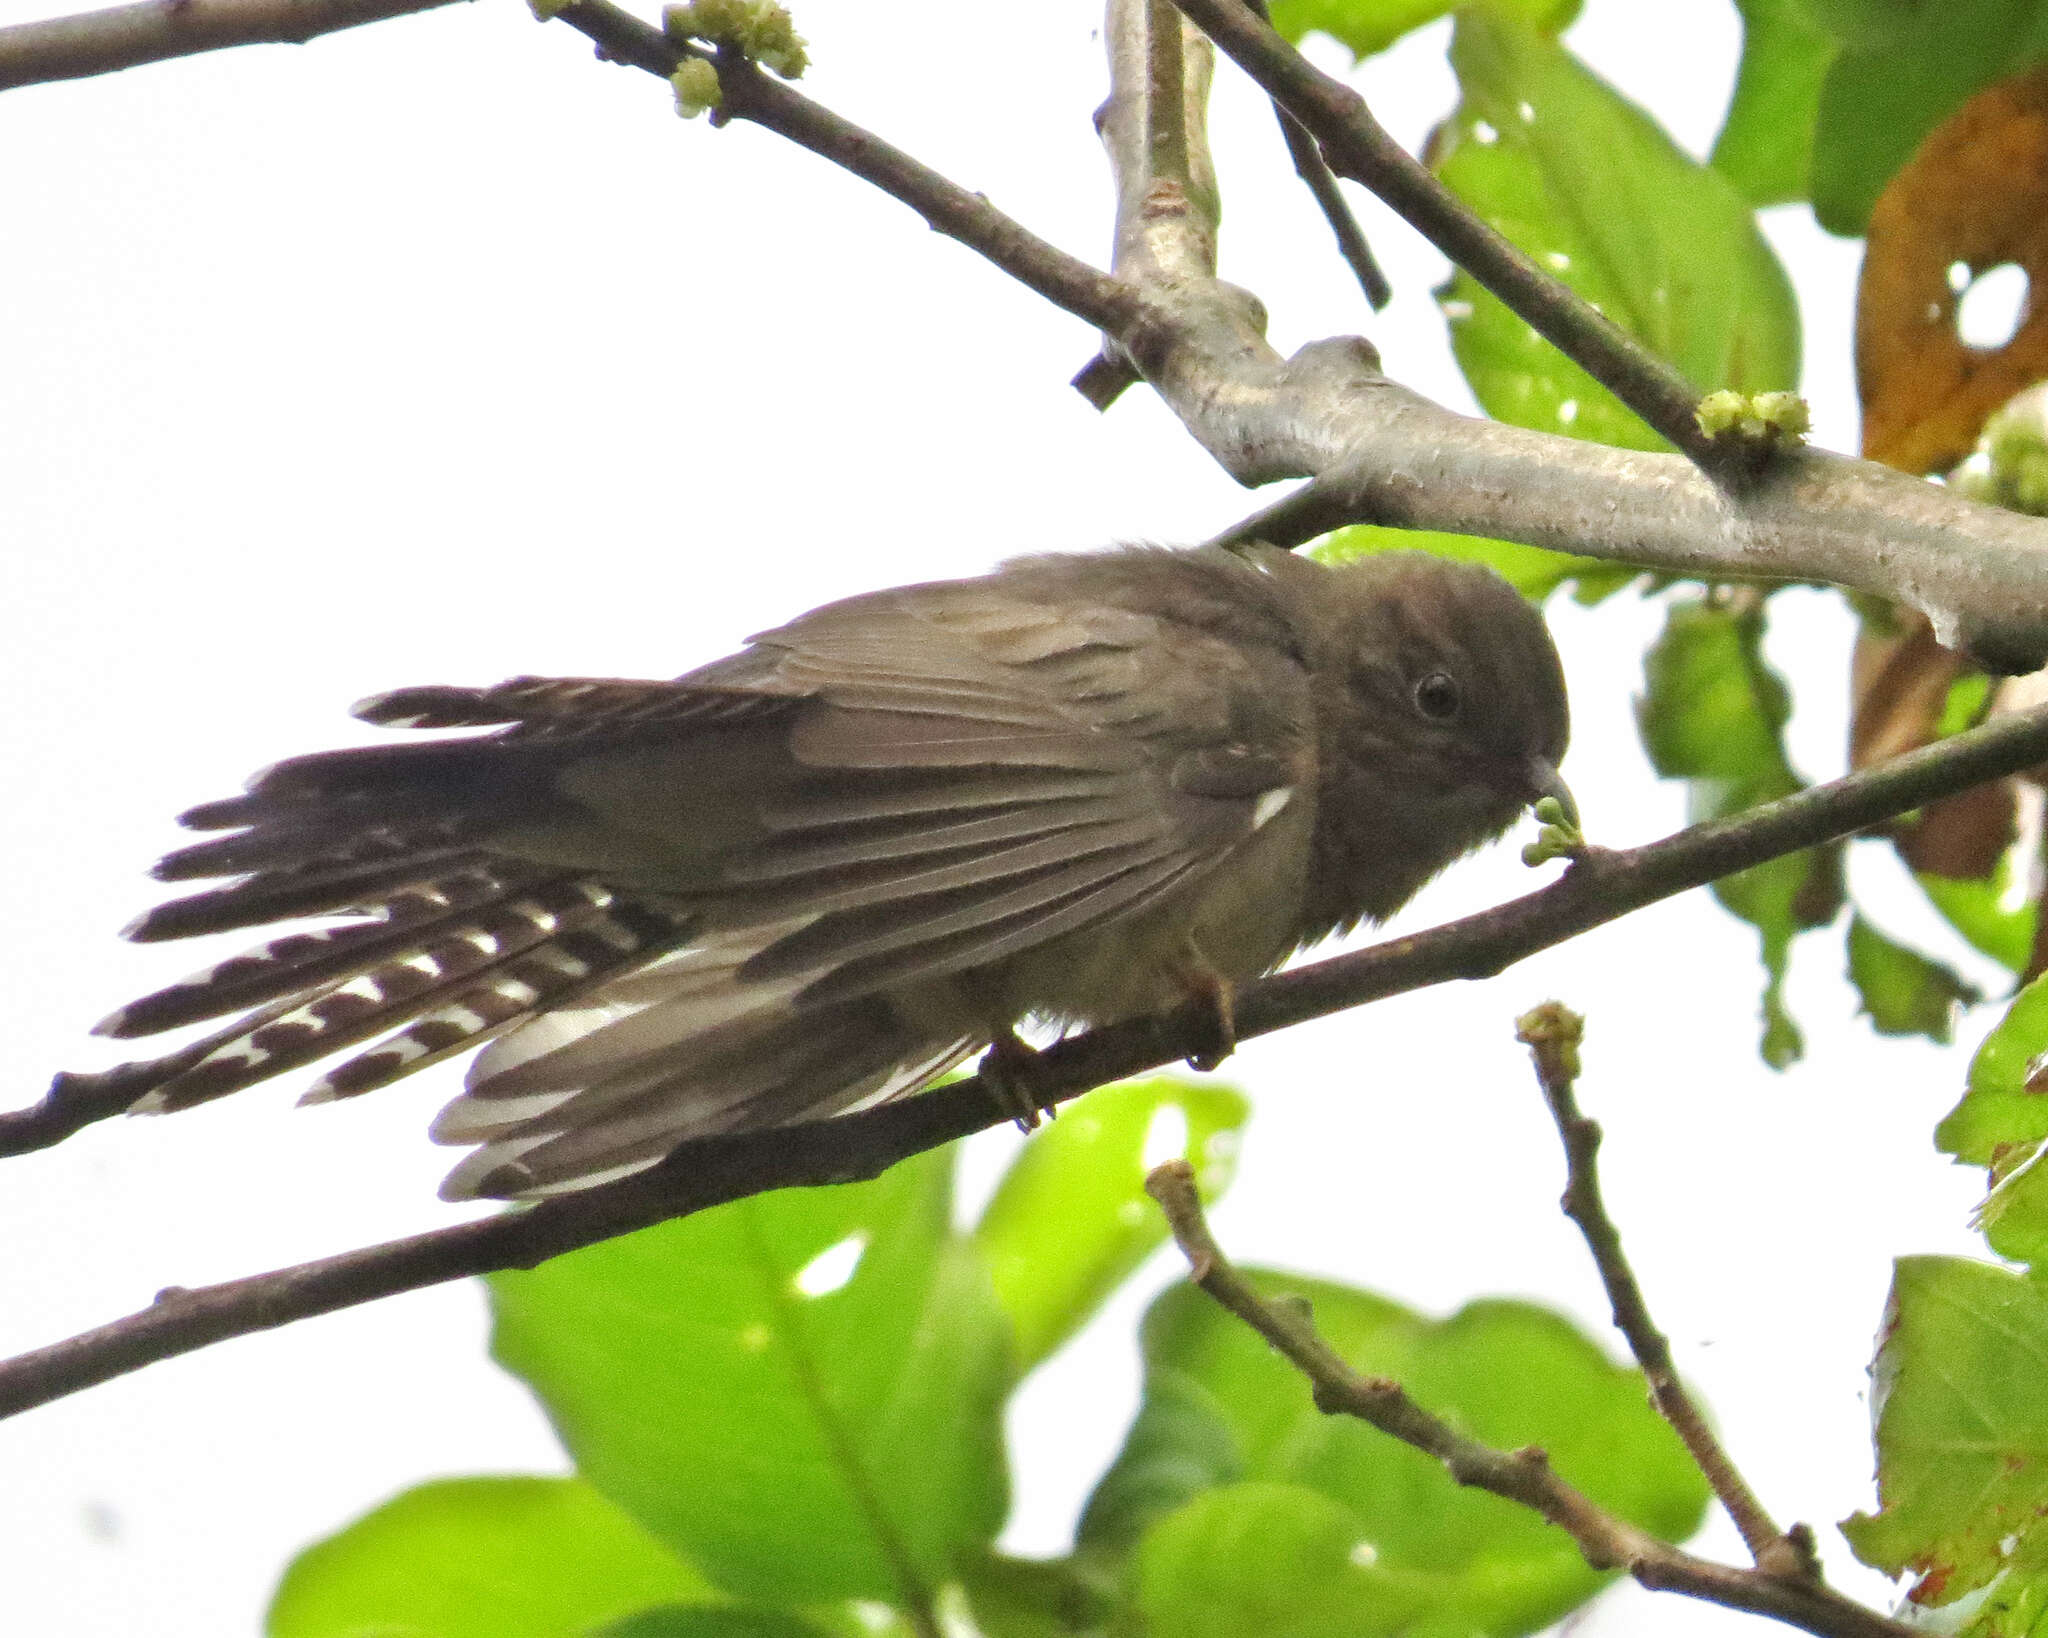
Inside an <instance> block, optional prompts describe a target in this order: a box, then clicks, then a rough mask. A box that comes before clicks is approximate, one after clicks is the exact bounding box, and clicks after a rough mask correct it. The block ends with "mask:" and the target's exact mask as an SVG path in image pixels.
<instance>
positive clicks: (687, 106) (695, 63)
mask: <svg viewBox="0 0 2048 1638" xmlns="http://www.w3.org/2000/svg"><path fill="white" fill-rule="evenodd" d="M668 83H669V85H670V87H671V88H672V89H673V90H674V91H675V94H676V112H677V113H678V114H680V115H682V117H683V118H684V119H695V118H696V117H697V116H698V115H699V114H701V113H703V112H704V111H705V109H707V108H716V107H717V106H718V105H719V104H720V103H721V102H723V101H725V92H724V90H723V89H722V88H721V87H720V85H719V83H718V70H717V69H715V68H713V67H712V66H711V64H710V63H709V62H707V61H706V60H705V59H704V58H702V57H685V58H684V59H683V61H682V63H681V65H680V66H679V67H678V68H677V69H676V71H675V72H674V73H673V74H671V75H669V77H668Z"/></svg>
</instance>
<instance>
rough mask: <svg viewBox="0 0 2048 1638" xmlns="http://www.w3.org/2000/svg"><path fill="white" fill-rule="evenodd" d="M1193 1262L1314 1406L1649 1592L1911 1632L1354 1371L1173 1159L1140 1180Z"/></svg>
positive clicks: (1826, 1633) (1823, 1624)
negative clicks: (1301, 1382) (1499, 1444)
mask: <svg viewBox="0 0 2048 1638" xmlns="http://www.w3.org/2000/svg"><path fill="white" fill-rule="evenodd" d="M1145 1188H1146V1192H1147V1193H1149V1194H1150V1195H1151V1196H1152V1198H1153V1199H1154V1200H1157V1201H1158V1202H1159V1205H1160V1209H1161V1210H1162V1211H1164V1212H1165V1214H1166V1220H1167V1222H1168V1223H1169V1224H1170V1225H1171V1227H1172V1229H1173V1237H1174V1240H1175V1241H1176V1242H1177V1243H1178V1244H1179V1246H1180V1249H1181V1251H1182V1253H1183V1254H1184V1255H1185V1256H1186V1257H1187V1260H1188V1271H1189V1277H1190V1278H1191V1279H1193V1281H1194V1283H1195V1284H1196V1285H1198V1286H1200V1287H1201V1288H1202V1289H1203V1290H1204V1291H1206V1292H1207V1293H1208V1294H1209V1295H1210V1296H1211V1297H1213V1298H1215V1299H1216V1301H1217V1302H1218V1303H1220V1304H1221V1305H1222V1306H1223V1307H1224V1308H1226V1309H1228V1310H1229V1311H1230V1312H1231V1313H1233V1314H1235V1315H1236V1316H1237V1317H1238V1318H1239V1319H1241V1320H1243V1321H1244V1322H1245V1323H1246V1324H1247V1325H1249V1326H1250V1327H1251V1328H1252V1329H1253V1330H1254V1331H1256V1332H1258V1333H1259V1335H1260V1336H1262V1337H1264V1338H1265V1339H1266V1341H1267V1342H1269V1343H1270V1344H1272V1346H1273V1347H1274V1348H1275V1349H1276V1350H1277V1351H1278V1352H1279V1353H1281V1354H1283V1355H1285V1356H1286V1358H1287V1359H1288V1361H1289V1362H1290V1363H1291V1364H1293V1365H1294V1367H1295V1368H1296V1369H1297V1370H1299V1371H1300V1372H1301V1374H1302V1375H1303V1376H1304V1377H1306V1378H1307V1379H1308V1382H1309V1386H1310V1388H1311V1390H1312V1391H1313V1393H1314V1395H1315V1403H1316V1409H1318V1410H1320V1411H1324V1412H1326V1413H1328V1414H1329V1415H1332V1416H1355V1417H1357V1418H1358V1419H1359V1420H1360V1421H1362V1422H1368V1423H1370V1424H1371V1425H1372V1426H1374V1427H1376V1428H1378V1429H1379V1430H1380V1431H1381V1432H1382V1433H1387V1434H1391V1435H1392V1436H1393V1437H1394V1438H1396V1439H1399V1440H1400V1441H1401V1442H1402V1443H1403V1444H1407V1445H1413V1446H1414V1447H1415V1448H1416V1449H1417V1450H1420V1451H1422V1452H1424V1453H1425V1454H1427V1455H1430V1456H1434V1457H1435V1458H1436V1459H1437V1460H1438V1461H1440V1462H1442V1463H1443V1465H1444V1469H1445V1471H1446V1472H1448V1473H1449V1474H1450V1476H1451V1477H1452V1478H1453V1479H1455V1480H1456V1481H1457V1482H1458V1483H1459V1484H1462V1485H1472V1486H1475V1487H1476V1488H1478V1489H1481V1490H1487V1491H1491V1492H1492V1493H1493V1494H1494V1495H1496V1496H1501V1497H1504V1498H1506V1499H1507V1500H1508V1501H1511V1502H1519V1503H1521V1505H1523V1506H1524V1507H1528V1508H1531V1509H1533V1510H1534V1511H1536V1512H1538V1513H1540V1514H1542V1515H1543V1517H1544V1518H1546V1519H1548V1520H1549V1521H1550V1522H1551V1523H1552V1524H1554V1525H1556V1526H1557V1527H1558V1528H1559V1529H1561V1530H1563V1531H1565V1532H1566V1533H1567V1534H1568V1535H1570V1537H1571V1538H1572V1540H1573V1541H1575V1542H1577V1543H1578V1547H1579V1551H1580V1553H1582V1554H1583V1555H1584V1557H1585V1560H1586V1562H1587V1563H1588V1564H1590V1565H1592V1567H1593V1568H1594V1569H1596V1570H1626V1571H1627V1572H1628V1573H1629V1574H1630V1575H1631V1576H1633V1577H1634V1578H1635V1579H1636V1580H1637V1581H1638V1582H1639V1583H1641V1584H1642V1585H1643V1586H1645V1587H1648V1588H1650V1589H1652V1590H1653V1591H1665V1592H1679V1593H1684V1594H1686V1595H1687V1596H1688V1597H1692V1598H1699V1599H1704V1600H1705V1601H1706V1602H1708V1603H1711V1604H1720V1605H1723V1606H1725V1607H1727V1608H1729V1609H1737V1610H1748V1611H1749V1612H1751V1613H1752V1614H1755V1615H1765V1616H1769V1617H1770V1618H1771V1619H1772V1620H1775V1621H1783V1622H1784V1623H1786V1625H1788V1626H1793V1627H1798V1628H1799V1629H1800V1630H1801V1631H1804V1632H1811V1633H1817V1634H1820V1635H1822V1638H1910V1635H1911V1634H1912V1633H1913V1632H1914V1631H1915V1629H1914V1628H1911V1627H1908V1626H1906V1625H1905V1624H1904V1623H1903V1622H1899V1621H1893V1620H1890V1619H1888V1618H1887V1617H1885V1616H1882V1615H1879V1614H1877V1613H1876V1612H1875V1611H1873V1610H1867V1609H1865V1608H1864V1607H1863V1606H1862V1605H1861V1604H1857V1603H1854V1602H1852V1601H1851V1600H1849V1599H1847V1598H1844V1597H1843V1596H1842V1595H1841V1594H1840V1593H1837V1592H1835V1591H1833V1590H1832V1589H1831V1588H1828V1587H1826V1586H1824V1585H1822V1584H1821V1583H1819V1582H1817V1581H1813V1580H1809V1579H1806V1578H1804V1577H1793V1578H1785V1577H1781V1576H1777V1575H1774V1574H1771V1573H1770V1572H1768V1571H1766V1570H1763V1569H1738V1568H1735V1567H1734V1566H1732V1565H1727V1564H1716V1563H1714V1562H1713V1561H1712V1560H1711V1559H1704V1558H1698V1557H1695V1556H1694V1555H1693V1554H1691V1553H1688V1552H1686V1551H1684V1550H1683V1549H1682V1548H1678V1547H1674V1546H1672V1545H1671V1544H1670V1543H1669V1542H1665V1541H1660V1540H1658V1539H1657V1537H1655V1536H1653V1535H1651V1534H1650V1533H1649V1532H1648V1531H1647V1530H1644V1529H1641V1528H1640V1527H1638V1526H1636V1525H1633V1524H1630V1523H1629V1522H1628V1521H1627V1520H1626V1519H1622V1518H1617V1517H1616V1516H1615V1515H1614V1514H1612V1513H1609V1512H1608V1511H1607V1510H1606V1509H1605V1508H1603V1507H1601V1506H1600V1505H1599V1504H1598V1503H1597V1502H1595V1501H1594V1500H1593V1499H1592V1498H1591V1497H1589V1496H1587V1495H1586V1494H1585V1493H1584V1492H1583V1491H1581V1490H1579V1489H1577V1488H1576V1487H1574V1486H1573V1485H1571V1484H1568V1483H1567V1482H1566V1481H1565V1480H1564V1479H1562V1478H1560V1477H1559V1476H1558V1474H1557V1473H1556V1471H1555V1470H1554V1469H1553V1468H1552V1467H1551V1465H1550V1462H1549V1459H1548V1458H1547V1457H1546V1456H1545V1455H1544V1454H1543V1452H1542V1451H1541V1450H1539V1449H1536V1448H1534V1447H1525V1448H1524V1449H1521V1450H1499V1449H1496V1448H1495V1447H1494V1446H1492V1445H1487V1444H1482V1443H1481V1442H1480V1441H1479V1440H1477V1439H1472V1438H1468V1437H1467V1436H1466V1435H1464V1434H1462V1433H1460V1432H1458V1431H1457V1429H1455V1428H1453V1427H1452V1426H1451V1425H1450V1424H1449V1423H1448V1422H1446V1421H1444V1420H1443V1419H1442V1418H1441V1417H1438V1416H1433V1415H1432V1414H1430V1412H1428V1411H1427V1410H1424V1409H1423V1408H1422V1407H1421V1406H1420V1405H1418V1404H1416V1402H1415V1401H1414V1400H1413V1399H1411V1398H1409V1397H1408V1395H1407V1393H1406V1392H1405V1391H1404V1390H1403V1389H1402V1387H1401V1385H1400V1384H1399V1383H1398V1382H1395V1381H1392V1380H1391V1379H1389V1378H1387V1377H1383V1376H1376V1377H1369V1376H1361V1375H1359V1374H1358V1372H1356V1371H1354V1370H1352V1368H1351V1367H1350V1366H1349V1365H1347V1364H1346V1363H1345V1362H1344V1359H1343V1357H1342V1356H1341V1355H1340V1354H1338V1353H1337V1351H1336V1350H1335V1349H1333V1348H1332V1347H1331V1346H1330V1345H1329V1344H1328V1343H1327V1342H1325V1341H1323V1339H1322V1338H1321V1337H1320V1336H1319V1335H1318V1334H1317V1333H1316V1328H1315V1323H1314V1321H1313V1320H1312V1319H1310V1318H1309V1316H1308V1315H1307V1314H1305V1313H1304V1312H1302V1311H1300V1310H1298V1309H1292V1308H1289V1307H1286V1306H1284V1305H1281V1304H1278V1303H1271V1302H1268V1301H1267V1300H1266V1299H1265V1298H1264V1297H1263V1296H1261V1295H1260V1294H1259V1291H1258V1288H1257V1287H1255V1286H1254V1285H1253V1284H1252V1283H1251V1282H1250V1281H1249V1280H1247V1279H1246V1278H1245V1277H1244V1276H1243V1275H1242V1274H1240V1273H1238V1271H1237V1270H1236V1269H1235V1268H1233V1267H1231V1265H1230V1262H1229V1260H1228V1259H1227V1258H1225V1257H1224V1255H1223V1253H1222V1251H1221V1250H1220V1249H1219V1248H1218V1246H1217V1244H1216V1240H1215V1237H1214V1236H1213V1235H1212V1234H1211V1233H1210V1232H1209V1225H1208V1223H1207V1221H1206V1220H1205V1219H1204V1217H1203V1215H1202V1197H1201V1194H1200V1192H1199V1191H1198V1190H1197V1189H1196V1187H1195V1173H1194V1168H1193V1167H1192V1166H1190V1165H1189V1164H1188V1163H1187V1162H1186V1161H1184V1160H1169V1161H1168V1162H1167V1163H1166V1164H1165V1165H1163V1166H1160V1167H1158V1168H1157V1169H1156V1170H1154V1171H1153V1172H1152V1174H1151V1175H1150V1176H1149V1177H1147V1178H1146V1180H1145Z"/></svg>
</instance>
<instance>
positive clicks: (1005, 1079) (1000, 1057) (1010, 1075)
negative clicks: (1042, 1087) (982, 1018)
mask: <svg viewBox="0 0 2048 1638" xmlns="http://www.w3.org/2000/svg"><path fill="white" fill-rule="evenodd" d="M1037 1064H1038V1049H1037V1048H1036V1047H1034V1046H1028V1045H1026V1044H1025V1043H1024V1042H1023V1041H1020V1040H1018V1039H1017V1032H1016V1031H1015V1030H1008V1029H1006V1030H1004V1031H1003V1032H1002V1034H1000V1035H998V1036H997V1037H996V1038H995V1039H994V1040H992V1041H990V1042H989V1044H988V1051H986V1052H984V1053H983V1054H982V1055H981V1062H980V1063H979V1064H978V1065H976V1071H977V1073H979V1074H980V1076H981V1078H982V1081H983V1082H984V1084H986V1085H987V1086H988V1087H989V1088H990V1089H991V1090H992V1091H993V1092H994V1093H995V1095H996V1097H997V1099H998V1100H999V1101H1000V1102H1001V1103H1002V1105H1003V1107H1004V1108H1005V1109H1007V1110H1009V1111H1010V1114H1011V1117H1012V1118H1013V1119H1014V1120H1015V1121H1016V1123H1017V1130H1018V1131H1020V1132H1035V1131H1036V1130H1037V1129H1038V1124H1039V1122H1040V1121H1041V1120H1050V1119H1052V1117H1053V1114H1054V1111H1053V1110H1052V1109H1051V1108H1050V1107H1044V1106H1041V1105H1040V1103H1039V1101H1038V1094H1037V1089H1036V1086H1035V1084H1034V1083H1035V1081H1036V1079H1037V1077H1036V1075H1035V1074H1034V1070H1035V1069H1036V1067H1037Z"/></svg>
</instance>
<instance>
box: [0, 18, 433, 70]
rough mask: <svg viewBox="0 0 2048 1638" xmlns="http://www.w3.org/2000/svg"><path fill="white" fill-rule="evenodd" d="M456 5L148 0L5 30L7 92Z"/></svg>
mask: <svg viewBox="0 0 2048 1638" xmlns="http://www.w3.org/2000/svg"><path fill="white" fill-rule="evenodd" d="M450 3H451V0H145V3H144V4H142V5H139V6H112V7H109V8H108V9H107V10H105V11H87V12H81V13H79V14H78V15H77V16H75V17H50V18H45V19H43V20H41V21H38V22H33V23H16V24H14V25H13V26H11V27H9V28H0V91H8V90H12V89H13V88H14V87H16V86H20V85H42V84H45V83H47V82H49V81H52V80H82V79H88V78H90V77H92V76H93V75H96V74H112V73H116V72H118V71H119V70H121V69H124V68H135V67H138V66H140V65H141V64H143V63H160V62H166V61H168V60H170V59H171V58H173V57H190V56H195V55H197V54H198V53H199V52H202V51H220V50H224V49H226V48H227V47H230V46H245V45H304V44H305V43H306V42H307V41H308V40H311V39H315V38H317V37H318V36H319V35H322V34H333V33H335V32H337V31H338V30H340V29H345V28H360V27H361V26H362V25H363V24H365V23H382V22H386V21H389V20H390V19H391V18H393V17H405V16H408V15H410V14H411V13H413V12H416V11H432V10H434V9H435V8H436V7H437V6H445V5H448V4H450Z"/></svg>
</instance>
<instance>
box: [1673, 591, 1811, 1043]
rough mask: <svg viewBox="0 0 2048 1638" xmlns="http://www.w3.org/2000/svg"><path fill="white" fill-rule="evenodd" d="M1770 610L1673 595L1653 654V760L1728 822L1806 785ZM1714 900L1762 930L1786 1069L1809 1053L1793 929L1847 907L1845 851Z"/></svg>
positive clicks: (1772, 871) (1742, 881) (1768, 999)
mask: <svg viewBox="0 0 2048 1638" xmlns="http://www.w3.org/2000/svg"><path fill="white" fill-rule="evenodd" d="M1763 635H1764V610H1763V605H1762V603H1761V602H1760V601H1759V602H1755V603H1750V604H1745V605H1743V606H1740V607H1738V606H1737V605H1736V604H1735V603H1734V602H1733V601H1732V600H1717V599H1712V598H1693V599H1689V600H1687V601H1684V602H1680V603H1674V604H1673V605H1672V606H1671V612H1670V614H1669V615H1668V616H1667V617H1666V619H1665V623H1664V632H1663V635H1662V636H1661V637H1659V638H1658V639H1657V642H1656V645H1655V646H1654V647H1653V648H1652V649H1651V650H1650V652H1649V654H1648V656H1647V657H1646V658H1645V660H1644V665H1643V674H1644V685H1645V686H1644V692H1643V696H1642V698H1641V699H1640V700H1639V701H1638V702H1637V706H1636V718H1637V722H1638V725H1639V726H1640V728H1641V730H1642V736H1643V744H1644V746H1645V747H1646V748H1647V749H1648V751H1649V753H1650V761H1651V763H1652V764H1653V765H1654V766H1655V767H1656V769H1657V772H1658V773H1660V774H1662V775H1663V776H1664V777H1665V778H1666V779H1683V780H1685V781H1687V784H1688V794H1687V807H1688V810H1689V812H1690V815H1691V817H1692V818H1693V819H1694V820H1702V819H1719V818H1722V817H1725V816H1726V815H1728V814H1732V813H1739V812H1740V811H1741V810H1742V809H1744V808H1748V807H1753V806H1755V805H1756V804H1757V803H1759V802H1769V801H1773V800H1775V799H1776V798H1778V797H1781V796H1789V795H1790V794H1791V793H1792V792H1794V791H1796V790H1798V789H1800V787H1801V786H1802V784H1803V783H1804V781H1802V780H1801V779H1800V778H1799V776H1798V775H1797V774H1796V773H1794V772H1793V770H1792V764H1791V762H1790V761H1789V760H1788V759H1787V757H1786V755H1785V739H1784V729H1785V722H1786V719H1787V718H1788V717H1789V716H1790V715H1791V709H1792V705H1791V698H1790V696H1789V695H1788V694H1787V692H1786V690H1785V684H1784V681H1783V679H1782V678H1780V677H1779V676H1778V674H1777V673H1776V672H1775V671H1773V670H1771V668H1770V667H1769V666H1768V665H1767V664H1766V663H1765V662H1764V657H1763ZM1714 896H1715V897H1716V898H1718V899H1719V900H1720V901H1721V903H1722V904H1724V905H1726V906H1727V907H1728V909H1729V910H1731V911H1733V912H1734V913H1735V914H1736V915H1738V916H1740V917H1741V918H1742V919H1743V920H1744V921H1746V922H1748V923H1750V924H1751V925H1752V926H1753V927H1755V928H1756V930H1757V934H1758V937H1759V939H1760V940H1761V943H1762V951H1763V961H1764V971H1765V974H1766V981H1765V986H1764V997H1763V1013H1764V1031H1763V1041H1762V1048H1761V1050H1762V1052H1763V1056H1764V1061H1765V1062H1767V1063H1769V1064H1770V1065H1771V1066H1772V1067H1773V1068H1779V1069H1782V1068H1783V1067H1785V1065H1787V1064H1789V1063H1791V1062H1793V1061H1794V1060H1795V1059H1797V1058H1798V1057H1799V1055H1800V1053H1801V1051H1802V1050H1803V1046H1802V1042H1801V1039H1800V1034H1799V1027H1798V1025H1797V1024H1796V1023H1794V1022H1793V1019H1792V1015H1791V1014H1790V1013H1789V1012H1788V1011H1787V1010H1786V1008H1785V1002H1784V993H1783V992H1784V981H1785V968H1786V964H1787V962H1788V961H1789V960H1790V956H1791V949H1792V940H1793V938H1794V936H1795V935H1796V934H1798V933H1800V932H1801V931H1803V930H1805V929H1807V928H1810V927H1822V926H1825V925H1827V923H1829V922H1830V921H1832V920H1834V918H1835V913H1836V911H1838V910H1839V909H1840V908H1841V904H1842V866H1841V850H1840V848H1839V847H1827V848H1813V849H1809V850H1808V851H1806V852H1803V853H1793V854H1788V855H1786V856H1785V857H1784V858H1780V859H1773V860H1771V861H1770V862H1768V863H1766V864H1761V865H1754V866H1752V867H1751V868H1750V869H1748V870H1744V871H1741V872H1739V873H1738V874H1736V875H1733V876H1727V877H1724V878H1723V879H1722V880H1720V881H1719V882H1716V883H1715V884H1714Z"/></svg>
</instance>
